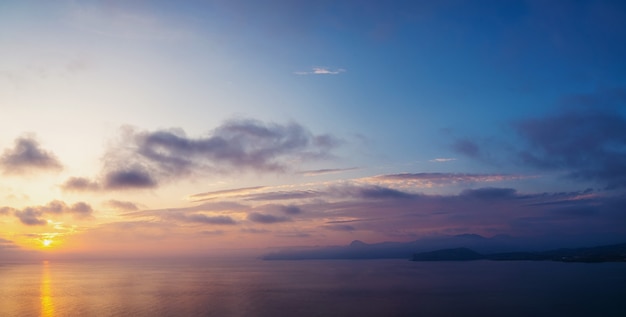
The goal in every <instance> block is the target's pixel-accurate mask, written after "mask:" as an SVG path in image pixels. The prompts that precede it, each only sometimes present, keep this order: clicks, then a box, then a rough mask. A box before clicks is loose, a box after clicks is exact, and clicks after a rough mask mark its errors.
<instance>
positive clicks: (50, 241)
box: [41, 239, 52, 247]
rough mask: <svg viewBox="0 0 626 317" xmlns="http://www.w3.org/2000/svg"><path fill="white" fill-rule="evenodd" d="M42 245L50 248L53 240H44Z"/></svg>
mask: <svg viewBox="0 0 626 317" xmlns="http://www.w3.org/2000/svg"><path fill="white" fill-rule="evenodd" d="M41 243H42V244H43V246H44V247H49V246H50V245H51V244H52V240H50V239H44V240H43V241H41Z"/></svg>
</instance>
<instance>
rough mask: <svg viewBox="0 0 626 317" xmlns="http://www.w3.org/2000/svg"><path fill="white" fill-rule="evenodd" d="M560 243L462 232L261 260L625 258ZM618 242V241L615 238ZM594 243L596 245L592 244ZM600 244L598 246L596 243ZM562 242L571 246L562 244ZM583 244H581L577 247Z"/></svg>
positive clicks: (625, 252) (624, 246)
mask: <svg viewBox="0 0 626 317" xmlns="http://www.w3.org/2000/svg"><path fill="white" fill-rule="evenodd" d="M608 242H609V243H597V242H596V243H594V244H592V243H590V242H588V243H585V244H583V243H580V242H578V243H576V244H573V243H569V244H568V243H562V242H560V241H555V240H554V239H540V240H536V241H527V240H524V239H520V238H515V237H511V236H506V235H498V236H494V237H490V238H486V237H483V236H480V235H477V234H461V235H454V236H439V237H431V238H422V239H419V240H415V241H409V242H381V243H373V244H368V243H365V242H362V241H360V240H354V241H352V242H351V243H350V244H348V245H344V246H322V247H294V248H285V249H281V250H278V251H274V252H271V253H268V254H265V255H263V256H262V257H261V259H263V260H316V259H317V260H321V259H329V260H330V259H408V260H414V261H468V260H493V261H528V260H532V261H547V260H550V261H561V262H626V243H621V244H610V243H614V242H612V241H608ZM615 242H619V241H615ZM594 245H596V246H594ZM597 245H600V246H597ZM562 246H567V247H574V248H568V249H565V248H561V247H562ZM579 246H582V247H579Z"/></svg>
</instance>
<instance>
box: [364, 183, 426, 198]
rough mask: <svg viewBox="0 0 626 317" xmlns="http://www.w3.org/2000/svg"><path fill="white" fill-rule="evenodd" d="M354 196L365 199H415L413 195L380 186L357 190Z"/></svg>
mask: <svg viewBox="0 0 626 317" xmlns="http://www.w3.org/2000/svg"><path fill="white" fill-rule="evenodd" d="M356 194H357V195H358V196H360V197H361V198H365V199H387V198H391V199H398V198H400V199H406V198H413V197H416V195H414V194H410V193H406V192H403V191H399V190H396V189H392V188H387V187H381V186H371V187H365V188H358V189H357V193H356Z"/></svg>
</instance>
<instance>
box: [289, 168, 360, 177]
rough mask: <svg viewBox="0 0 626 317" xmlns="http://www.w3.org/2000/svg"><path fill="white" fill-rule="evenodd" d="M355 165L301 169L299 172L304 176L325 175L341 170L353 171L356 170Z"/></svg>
mask: <svg viewBox="0 0 626 317" xmlns="http://www.w3.org/2000/svg"><path fill="white" fill-rule="evenodd" d="M356 169H357V168H356V167H349V168H325V169H318V170H310V171H302V172H300V174H302V175H304V176H317V175H326V174H337V173H341V172H347V171H353V170H356Z"/></svg>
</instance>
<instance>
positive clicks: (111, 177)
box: [104, 167, 158, 190]
mask: <svg viewBox="0 0 626 317" xmlns="http://www.w3.org/2000/svg"><path fill="white" fill-rule="evenodd" d="M157 185H158V184H157V181H156V180H155V179H154V178H153V177H152V175H150V173H148V172H147V171H145V170H144V169H143V168H140V167H132V168H129V169H125V170H115V171H111V172H109V173H108V174H107V175H106V176H105V177H104V187H105V188H106V189H122V190H123V189H145V188H154V187H157Z"/></svg>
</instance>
